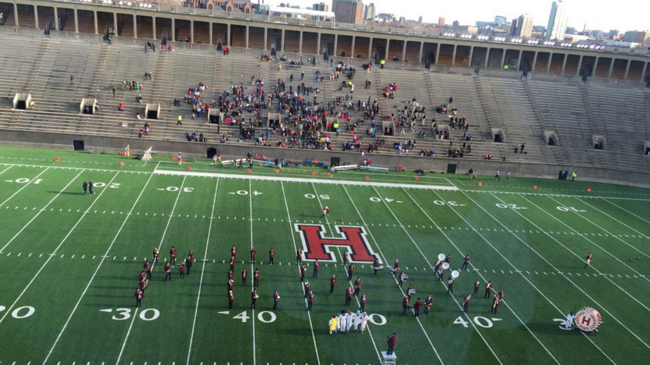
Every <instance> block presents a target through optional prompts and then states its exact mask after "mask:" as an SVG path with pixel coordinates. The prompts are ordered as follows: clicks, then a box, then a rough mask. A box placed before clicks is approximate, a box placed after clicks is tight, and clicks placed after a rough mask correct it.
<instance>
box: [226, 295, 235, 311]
mask: <svg viewBox="0 0 650 365" xmlns="http://www.w3.org/2000/svg"><path fill="white" fill-rule="evenodd" d="M234 301H235V295H234V294H233V293H232V290H228V309H232V303H233V302H234Z"/></svg>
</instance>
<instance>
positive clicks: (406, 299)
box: [402, 295, 409, 316]
mask: <svg viewBox="0 0 650 365" xmlns="http://www.w3.org/2000/svg"><path fill="white" fill-rule="evenodd" d="M402 308H404V310H403V311H402V315H403V316H405V315H406V310H407V309H409V297H408V295H405V296H404V299H402Z"/></svg>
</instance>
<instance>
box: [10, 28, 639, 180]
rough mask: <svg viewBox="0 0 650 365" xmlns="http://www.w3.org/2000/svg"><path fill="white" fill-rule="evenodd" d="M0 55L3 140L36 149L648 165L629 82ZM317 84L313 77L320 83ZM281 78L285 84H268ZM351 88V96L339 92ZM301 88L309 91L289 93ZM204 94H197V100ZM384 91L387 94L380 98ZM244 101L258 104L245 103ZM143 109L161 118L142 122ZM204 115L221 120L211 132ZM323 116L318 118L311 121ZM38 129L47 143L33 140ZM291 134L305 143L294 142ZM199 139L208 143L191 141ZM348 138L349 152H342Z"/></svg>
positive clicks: (526, 166)
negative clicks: (88, 109) (18, 103)
mask: <svg viewBox="0 0 650 365" xmlns="http://www.w3.org/2000/svg"><path fill="white" fill-rule="evenodd" d="M181 45H182V44H181ZM0 46H2V47H3V48H4V49H12V50H14V52H11V53H8V54H6V55H5V56H4V57H3V58H2V60H1V62H2V67H3V68H4V69H8V70H14V71H15V72H6V73H3V75H1V76H0V78H2V82H3V84H4V85H7V87H6V88H5V89H4V91H3V95H2V98H3V100H4V101H5V102H4V103H3V105H2V108H1V109H0V129H1V130H3V131H5V132H6V133H5V134H4V135H5V136H6V137H5V138H7V139H10V140H12V141H16V140H25V142H30V143H31V144H32V145H35V144H39V145H44V144H48V143H49V144H52V143H55V142H53V141H56V143H55V144H58V145H61V144H63V143H61V142H60V141H62V140H66V141H68V142H65V144H69V143H70V141H69V140H71V139H79V138H77V137H78V136H84V137H85V138H86V139H88V140H91V141H90V142H87V143H86V145H87V146H88V147H95V148H100V147H101V148H102V150H106V151H117V150H121V149H122V148H123V147H124V145H126V144H129V143H130V144H131V146H132V148H133V149H134V150H139V149H144V148H148V147H149V146H151V145H156V147H157V148H156V149H159V150H160V151H162V152H167V153H175V151H177V150H183V151H184V152H185V153H186V154H190V153H191V154H193V155H198V154H200V155H204V154H205V150H206V149H207V147H208V145H207V144H209V145H210V146H214V145H216V146H217V147H218V149H219V150H220V151H223V153H224V155H230V156H233V157H237V156H242V155H243V154H244V153H245V152H244V151H246V150H249V149H251V148H253V147H254V146H256V147H260V146H265V147H266V149H268V151H269V153H266V155H268V156H271V155H276V156H280V155H282V154H289V155H291V156H292V157H291V158H293V159H297V157H296V156H298V155H301V154H302V155H304V153H303V152H304V150H305V149H311V150H312V151H314V152H315V153H316V154H315V155H314V156H316V155H318V156H319V158H320V160H329V158H328V157H324V158H323V157H320V156H324V155H323V154H318V153H317V152H316V151H317V150H318V151H322V150H324V149H325V148H327V147H329V150H331V151H332V152H336V153H337V155H341V156H343V158H342V159H343V161H351V162H354V163H361V162H362V160H366V159H368V158H369V159H370V160H373V161H383V162H385V164H389V165H390V167H391V168H397V165H403V166H409V167H413V169H415V167H414V166H429V169H430V170H436V171H445V170H447V164H457V165H458V169H459V170H463V171H467V170H469V169H470V168H472V167H474V169H478V170H480V171H482V172H486V171H488V170H497V169H499V170H512V171H517V172H519V173H520V175H521V176H523V175H527V176H532V175H535V174H537V175H540V174H542V175H544V176H547V177H550V176H553V175H557V171H559V170H577V169H580V168H582V169H583V171H584V172H583V176H585V177H589V178H591V179H601V180H610V181H615V180H618V181H620V180H624V179H623V178H622V177H623V171H625V172H628V173H630V174H629V175H628V176H626V177H627V178H628V179H632V180H634V182H635V183H642V182H643V181H644V176H645V174H646V173H647V171H648V168H649V167H650V166H649V165H648V163H649V162H648V159H647V158H646V157H644V155H645V154H646V152H647V151H645V149H646V147H647V146H646V144H647V141H649V140H650V135H649V134H650V131H649V130H648V123H649V121H650V106H649V105H650V99H649V98H650V94H649V93H647V92H644V91H643V87H640V86H639V87H636V86H630V85H631V84H629V83H627V84H626V85H613V84H611V85H610V84H604V83H593V84H591V83H588V84H581V83H579V82H578V81H566V80H567V79H563V80H562V81H561V80H552V79H549V78H545V79H542V78H535V75H534V74H533V75H532V76H531V78H530V79H528V80H523V81H522V80H520V75H519V73H517V72H516V71H514V72H511V73H508V72H505V73H504V74H503V75H492V76H480V77H475V76H471V75H464V74H461V73H454V72H451V73H436V72H424V73H422V72H415V71H407V70H401V69H389V68H385V69H381V70H380V69H378V68H377V67H373V68H372V70H371V71H370V72H366V71H365V69H364V68H363V67H362V65H360V64H356V63H353V64H350V65H347V64H346V65H345V67H344V68H349V67H353V68H354V69H355V71H354V73H355V74H354V78H353V79H349V78H348V75H347V73H341V75H340V77H339V76H338V75H336V65H337V64H338V63H340V62H347V61H349V59H338V58H335V59H334V62H332V63H330V62H324V61H322V60H321V59H320V57H319V60H318V62H317V63H316V65H313V64H312V63H310V62H308V60H310V58H309V57H307V56H304V57H303V59H302V64H301V65H296V64H293V65H292V64H291V62H290V61H291V60H286V61H281V60H272V61H271V62H262V61H260V58H259V57H260V55H261V54H253V52H251V53H244V52H241V53H230V54H229V55H227V56H222V55H217V56H215V55H214V50H213V49H212V48H210V47H203V48H201V47H198V46H197V47H196V48H195V49H190V48H189V47H181V46H178V47H176V48H175V50H174V52H167V51H164V52H163V51H161V49H160V47H159V44H158V45H156V49H157V50H158V51H157V52H153V49H150V50H149V51H148V52H145V51H144V49H145V44H144V42H139V43H133V44H131V43H130V42H125V43H118V42H116V43H114V44H112V45H108V44H102V43H92V42H86V41H81V40H69V39H56V38H52V39H41V38H34V37H29V36H20V35H11V34H8V33H3V34H2V36H1V37H0ZM199 48H200V49H199ZM26 59H27V60H30V61H29V62H24V60H26ZM293 61H298V60H297V59H294V60H293ZM279 66H282V67H279ZM187 70H191V71H187ZM303 74H304V76H303ZM71 75H72V76H73V77H74V85H71V82H70V77H71ZM291 75H293V77H294V81H293V82H290V78H291ZM316 75H320V76H321V77H322V82H316ZM332 75H333V76H334V77H332ZM262 80H263V81H264V82H263V85H262V83H261V82H260V81H262ZM279 80H282V82H283V84H284V89H278V88H277V85H278V82H279ZM571 80H573V79H571ZM348 81H351V82H352V83H353V84H354V91H352V90H353V89H352V88H351V87H349V86H350V85H348V87H343V86H342V84H343V83H344V82H348ZM574 82H575V83H574ZM256 83H257V84H258V86H256ZM302 84H304V86H305V88H302V87H301V88H300V89H301V90H296V89H298V85H302ZM200 85H202V86H204V87H203V88H201V89H202V90H203V91H202V92H201V93H200V94H201V95H200V98H195V97H194V96H196V94H194V93H193V91H194V90H195V89H197V88H199V86H200ZM390 85H395V86H397V91H395V92H392V93H390V90H388V92H386V89H387V88H388V87H389V86H390ZM237 87H240V91H237ZM136 88H137V89H136ZM290 88H291V90H290ZM233 91H235V93H239V92H241V94H240V95H239V96H240V97H241V98H242V99H241V103H240V105H236V102H235V103H233V104H235V105H231V106H230V107H228V108H227V110H225V109H224V105H223V104H222V105H220V104H219V100H220V97H222V98H223V100H222V101H225V100H228V102H232V101H233V100H234V99H236V97H235V95H232V94H233ZM226 92H228V93H230V94H231V95H227V94H225V93H226ZM283 92H284V93H285V94H282V93H283ZM290 92H300V95H298V97H300V98H302V99H303V100H302V101H301V103H302V105H300V106H298V105H297V102H296V100H287V101H286V102H285V104H286V109H285V113H284V114H282V115H280V116H279V117H277V120H278V121H279V123H281V125H280V124H278V125H277V127H276V128H272V126H269V122H268V117H269V115H268V113H275V112H277V111H278V103H279V100H280V96H282V95H284V96H286V95H288V94H290ZM558 92H560V93H561V95H562V97H561V98H558V97H557V93H558ZM261 93H264V96H265V99H264V101H261V100H262V98H261ZM385 93H387V94H388V95H389V97H385ZM16 94H31V98H32V99H31V100H32V101H33V103H34V104H33V105H31V106H30V107H29V109H28V110H16V109H13V108H12V103H11V100H12V99H13V98H14V97H15V95H16ZM251 95H254V96H256V98H255V99H249V97H250V96H251ZM272 97H273V98H272ZM314 97H316V99H314ZM82 99H84V100H86V101H87V102H88V101H93V100H96V101H97V104H95V105H96V107H97V109H95V110H94V114H92V115H90V114H84V113H79V111H80V106H79V105H80V103H81V101H82ZM193 99H199V100H198V106H199V109H201V111H200V112H195V113H193V109H192V106H193V103H195V101H194V100H193ZM452 99H453V102H451V103H450V101H451V100H452ZM249 100H250V101H249ZM314 100H315V101H316V103H318V106H317V107H316V106H314V105H313V102H314ZM224 104H226V103H224ZM247 104H248V105H249V106H248V107H246V105H247ZM255 104H257V105H258V109H261V110H255ZM310 104H312V105H310ZM195 105H196V104H195ZM364 105H365V110H364ZM374 105H376V107H375V106H374ZM147 106H149V107H150V108H152V109H153V110H154V111H155V113H154V114H155V115H156V116H155V117H156V118H158V119H150V118H152V115H146V114H147ZM201 106H203V107H201ZM208 108H212V109H215V110H216V109H221V111H222V112H224V111H225V113H224V114H223V118H222V119H223V120H221V122H220V124H218V125H217V124H210V123H207V121H208V116H207V110H208ZM317 108H321V110H317ZM310 110H311V111H310ZM149 112H150V111H149ZM298 112H300V113H298ZM323 112H327V113H328V114H327V118H328V119H327V122H323V123H322V126H319V125H320V124H321V123H319V122H321V121H322V120H323V119H324V118H323V117H324V114H323ZM288 113H292V114H291V117H289V114H288ZM309 113H311V114H309ZM193 114H194V116H195V118H193ZM217 114H218V113H217ZM271 116H272V117H275V116H274V115H273V114H271ZM364 116H365V118H364ZM371 116H374V118H372V117H371ZM179 117H180V119H181V121H180V122H179ZM450 117H451V118H453V122H452V123H450ZM316 119H317V121H318V122H316V123H315V120H316ZM372 119H374V128H373V123H372V122H371V120H372ZM434 120H435V124H434ZM226 122H233V123H226ZM328 123H329V124H328ZM307 124H309V127H310V128H311V129H313V131H312V130H308V128H306V127H305V126H306V125H307ZM336 124H338V126H339V128H338V129H340V133H336V132H335V129H336V128H334V126H335V125H336ZM387 126H392V127H390V128H386V127H387ZM315 127H318V128H319V129H318V130H316V128H315ZM283 129H285V131H284V132H283ZM387 132H388V133H387ZM42 133H48V134H46V135H44V136H49V137H45V138H41V136H43V135H42ZM301 134H302V138H303V139H304V140H305V141H307V142H308V143H297V141H298V140H299V139H300V138H298V137H300V135H301ZM63 136H65V138H64V137H63ZM75 136H77V137H75ZM93 137H94V138H95V139H92V138H93ZM241 137H244V138H243V139H241V140H240V138H241ZM93 141H94V142H93ZM198 141H204V142H203V144H204V146H196V145H197V144H199V143H201V142H198ZM309 141H311V142H312V143H309ZM206 142H207V144H205V143H206ZM314 142H315V143H314ZM348 142H349V143H350V144H349V145H348V147H349V146H351V147H352V148H346V149H345V150H344V148H345V147H346V144H347V143H348ZM93 143H94V146H93V145H92V144H93ZM145 146H146V147H145ZM283 147H284V148H283ZM292 147H293V148H292ZM522 147H525V149H524V150H522ZM279 149H282V150H292V149H295V150H300V151H293V152H289V151H280V150H279ZM197 151H201V152H197ZM271 151H273V152H271ZM360 152H364V155H362V154H361V153H360ZM522 152H523V153H522ZM326 155H327V154H326ZM326 155H325V156H326ZM396 156H400V158H399V159H396V158H394V157H396ZM460 156H462V157H460ZM399 161H403V163H401V162H399ZM597 167H599V168H597ZM602 167H604V169H603V168H602Z"/></svg>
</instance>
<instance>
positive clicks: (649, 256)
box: [549, 197, 650, 258]
mask: <svg viewBox="0 0 650 365" xmlns="http://www.w3.org/2000/svg"><path fill="white" fill-rule="evenodd" d="M549 198H550V197H549ZM550 199H551V200H553V201H556V202H557V200H555V199H553V198H550ZM579 200H580V201H582V202H583V204H586V205H587V206H588V207H590V208H592V209H594V210H596V211H598V212H600V213H601V214H603V215H605V216H606V217H607V218H609V219H611V220H613V221H615V222H617V223H619V224H621V225H623V226H625V227H627V228H629V229H630V230H632V231H634V232H636V234H638V235H640V236H641V237H645V238H647V237H648V235H646V234H643V233H641V232H639V231H638V230H636V229H634V228H632V227H630V226H628V225H627V224H625V223H624V222H621V221H620V220H618V219H616V218H614V217H612V216H611V215H609V214H607V213H605V212H603V211H602V210H600V209H598V208H596V207H594V206H593V205H591V204H588V203H587V202H585V201H583V200H581V199H579ZM574 213H575V212H574ZM575 214H577V215H578V216H580V217H581V218H582V219H584V220H586V221H587V222H589V223H591V224H592V225H594V226H596V227H598V228H600V229H601V230H603V231H604V232H607V233H609V234H611V233H610V232H609V231H607V230H606V229H605V228H603V227H602V226H600V225H598V224H596V223H594V222H592V221H591V219H589V218H587V217H585V216H584V215H581V214H578V213H575ZM612 236H613V237H614V238H616V239H618V240H619V241H621V242H623V243H624V244H626V245H627V246H628V247H630V248H632V249H634V250H636V251H637V252H638V253H640V254H641V255H643V256H645V257H647V258H650V255H648V254H646V253H645V252H643V251H641V250H639V249H638V248H636V247H634V246H632V245H631V244H629V243H627V242H626V241H625V240H623V239H622V238H620V237H618V236H614V235H612Z"/></svg>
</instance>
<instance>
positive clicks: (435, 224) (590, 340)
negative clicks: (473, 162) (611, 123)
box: [404, 190, 616, 364]
mask: <svg viewBox="0 0 650 365" xmlns="http://www.w3.org/2000/svg"><path fill="white" fill-rule="evenodd" d="M404 192H405V193H406V195H408V197H409V198H410V199H411V201H413V203H414V204H415V205H417V206H418V208H420V211H421V212H422V213H424V215H426V216H427V218H428V219H429V221H430V222H431V223H433V224H434V226H435V227H436V228H437V229H438V230H439V231H440V232H441V233H442V234H443V235H444V236H445V238H446V239H447V240H448V241H449V243H451V244H452V245H453V246H454V248H456V251H458V252H459V253H460V254H461V257H464V255H465V254H464V253H463V252H462V251H461V250H460V249H459V248H458V247H457V246H456V244H455V243H454V242H453V241H452V240H451V238H450V237H449V236H448V235H447V234H446V233H445V232H444V231H443V230H442V229H440V226H439V225H438V224H437V223H436V222H435V221H434V220H433V219H432V218H431V216H430V215H429V214H428V213H427V212H426V211H425V210H424V209H423V208H422V206H421V205H420V204H419V203H418V202H417V201H416V200H415V199H413V197H412V196H411V194H409V193H408V191H406V190H404ZM438 197H439V198H441V197H440V196H438ZM449 208H450V209H451V210H452V211H453V212H454V213H455V214H456V215H457V216H458V217H459V218H461V219H462V220H463V221H464V222H465V224H467V225H468V226H469V227H470V228H471V229H472V230H473V231H474V232H476V234H478V235H479V236H480V237H481V238H482V239H483V241H485V242H486V243H487V244H488V245H490V247H492V248H493V249H494V250H495V251H496V252H497V253H498V254H499V256H501V257H502V258H503V259H504V260H506V262H508V263H509V264H510V266H512V267H513V268H514V269H515V271H516V272H518V273H519V274H520V275H522V276H523V272H521V271H520V270H517V268H515V267H514V265H512V263H511V262H510V261H509V260H508V259H506V258H505V257H504V256H503V255H502V254H501V252H499V251H498V250H497V249H496V248H495V247H494V246H493V245H492V243H491V242H490V241H488V240H487V239H486V238H485V237H484V236H483V235H482V234H480V233H479V232H478V231H477V230H476V229H474V227H472V225H471V224H469V222H468V221H467V220H466V219H465V218H464V217H463V216H461V215H460V214H458V212H456V210H455V209H453V208H451V207H449ZM470 265H471V266H472V267H474V264H472V263H471V262H470ZM475 272H476V273H477V274H478V275H479V276H480V277H481V279H483V282H487V280H486V279H485V277H484V276H483V275H482V274H481V272H480V271H478V270H475ZM525 280H526V281H527V282H528V283H529V284H530V285H531V286H532V287H533V288H534V289H535V290H536V291H537V292H538V293H540V294H541V295H542V296H543V297H544V299H546V300H547V301H548V302H549V303H550V304H551V305H552V306H553V307H554V308H555V309H556V310H558V312H560V314H562V315H564V313H562V311H561V310H560V309H559V308H558V307H557V306H556V305H555V304H554V303H553V302H551V301H550V300H549V299H548V297H546V296H545V295H544V294H543V293H541V291H540V290H539V289H537V287H536V286H535V285H534V284H532V283H531V282H530V281H529V280H528V279H525ZM494 290H496V289H494ZM503 303H504V304H505V305H506V306H507V307H508V308H509V309H510V311H511V312H512V314H514V315H515V317H517V319H518V320H519V322H521V323H522V324H523V325H524V327H525V328H526V329H527V330H528V331H529V332H530V333H531V334H532V335H533V337H535V339H536V340H537V342H539V343H540V344H541V345H542V346H543V347H544V348H545V349H546V347H545V346H544V344H542V342H541V341H540V340H539V339H538V338H537V336H535V334H533V332H532V331H531V330H530V328H528V326H527V325H526V324H525V323H524V322H523V321H522V320H521V318H520V317H519V315H517V313H515V311H514V310H513V309H512V307H511V306H510V305H509V304H508V303H507V302H506V301H505V300H504V301H503ZM583 335H585V334H584V333H583ZM585 338H587V339H588V340H589V342H591V344H592V345H594V346H595V347H596V348H597V349H598V350H599V351H600V352H601V353H602V354H603V355H604V356H605V357H607V358H608V359H609V361H611V362H612V363H613V364H616V363H615V362H614V361H613V360H612V359H611V358H610V357H609V356H608V355H607V354H606V353H605V352H604V351H603V350H602V349H600V347H598V345H596V344H595V343H594V342H593V340H592V339H591V338H589V337H588V336H587V335H585ZM546 351H547V352H548V353H549V354H550V355H551V357H553V355H552V354H551V353H550V351H549V350H548V349H546ZM553 358H554V357H553ZM554 359H555V358H554ZM555 361H556V362H557V360H555Z"/></svg>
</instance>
